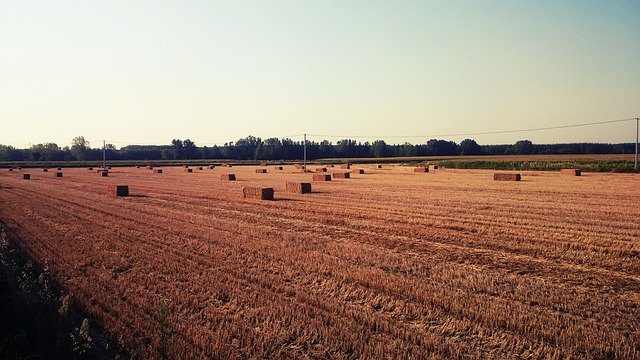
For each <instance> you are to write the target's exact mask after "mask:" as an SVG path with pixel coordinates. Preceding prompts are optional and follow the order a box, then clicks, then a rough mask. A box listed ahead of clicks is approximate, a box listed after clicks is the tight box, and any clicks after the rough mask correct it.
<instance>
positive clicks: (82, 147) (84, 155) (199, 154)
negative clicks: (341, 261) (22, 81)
mask: <svg viewBox="0 0 640 360" xmlns="http://www.w3.org/2000/svg"><path fill="white" fill-rule="evenodd" d="M303 145H304V144H303V142H302V141H293V140H291V139H289V138H284V139H278V138H268V139H264V140H263V139H261V138H259V137H254V136H247V137H245V138H242V139H239V140H238V141H236V142H230V143H226V144H224V145H220V146H218V145H214V146H197V145H196V144H195V142H193V141H191V140H189V139H186V140H180V139H174V140H172V141H171V144H169V145H129V146H125V147H122V148H120V149H117V148H116V147H115V146H113V145H112V144H107V145H106V155H107V159H109V160H197V159H228V160H299V159H302V157H303ZM634 151H635V144H633V143H625V144H602V143H570V144H533V143H532V142H531V141H529V140H520V141H517V142H516V143H515V144H509V145H479V144H478V143H477V142H476V141H475V140H472V139H465V140H463V141H462V142H460V143H459V144H458V143H456V142H454V141H447V140H438V139H431V140H429V141H427V142H426V143H424V144H417V145H414V144H410V143H404V144H387V143H386V142H385V141H383V140H376V141H374V142H358V141H356V140H351V139H344V140H340V141H338V142H336V143H335V144H334V143H331V142H329V141H327V140H324V141H321V142H314V141H307V159H310V160H314V159H322V158H382V157H408V156H455V155H533V154H628V153H633V152H634ZM102 152H103V150H102V148H91V147H90V146H89V143H88V142H87V141H85V140H84V138H83V137H82V136H78V137H75V138H74V139H73V141H72V145H71V147H69V146H66V147H60V146H58V145H57V144H54V143H46V144H37V145H33V146H31V147H30V148H28V149H17V148H14V147H12V146H5V145H0V161H74V160H84V161H94V160H96V161H97V160H101V159H102Z"/></svg>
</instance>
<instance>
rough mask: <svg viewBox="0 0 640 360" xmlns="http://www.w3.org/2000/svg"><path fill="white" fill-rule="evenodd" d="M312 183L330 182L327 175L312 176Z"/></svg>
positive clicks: (329, 177)
mask: <svg viewBox="0 0 640 360" xmlns="http://www.w3.org/2000/svg"><path fill="white" fill-rule="evenodd" d="M313 181H331V175H329V174H313Z"/></svg>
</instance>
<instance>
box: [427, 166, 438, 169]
mask: <svg viewBox="0 0 640 360" xmlns="http://www.w3.org/2000/svg"><path fill="white" fill-rule="evenodd" d="M429 170H438V165H429Z"/></svg>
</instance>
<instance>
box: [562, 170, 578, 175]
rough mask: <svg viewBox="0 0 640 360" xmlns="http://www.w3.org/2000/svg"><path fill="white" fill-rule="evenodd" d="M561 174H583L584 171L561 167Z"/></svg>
mask: <svg viewBox="0 0 640 360" xmlns="http://www.w3.org/2000/svg"><path fill="white" fill-rule="evenodd" d="M560 175H565V176H580V175H582V172H581V171H580V169H561V170H560Z"/></svg>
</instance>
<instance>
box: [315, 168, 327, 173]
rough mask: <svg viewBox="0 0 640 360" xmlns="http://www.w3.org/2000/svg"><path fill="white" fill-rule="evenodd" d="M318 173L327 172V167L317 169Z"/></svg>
mask: <svg viewBox="0 0 640 360" xmlns="http://www.w3.org/2000/svg"><path fill="white" fill-rule="evenodd" d="M316 172H327V168H326V167H322V168H316Z"/></svg>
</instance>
